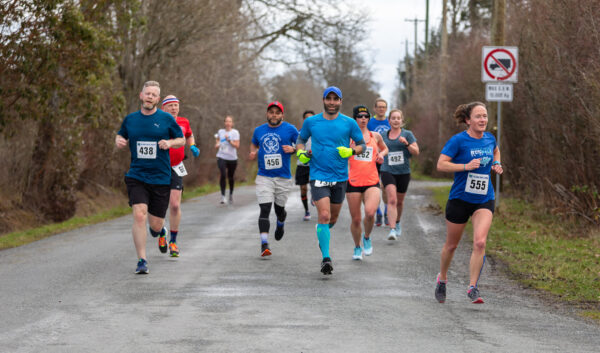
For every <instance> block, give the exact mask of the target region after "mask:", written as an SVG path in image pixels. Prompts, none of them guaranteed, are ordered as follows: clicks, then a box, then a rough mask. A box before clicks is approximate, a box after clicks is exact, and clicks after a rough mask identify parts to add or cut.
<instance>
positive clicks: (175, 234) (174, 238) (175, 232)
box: [169, 230, 178, 243]
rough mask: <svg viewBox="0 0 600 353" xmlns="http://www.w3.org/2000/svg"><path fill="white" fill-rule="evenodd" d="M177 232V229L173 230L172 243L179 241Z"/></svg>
mask: <svg viewBox="0 0 600 353" xmlns="http://www.w3.org/2000/svg"><path fill="white" fill-rule="evenodd" d="M177 232H178V231H176V230H172V231H171V240H170V241H169V242H170V243H177Z"/></svg>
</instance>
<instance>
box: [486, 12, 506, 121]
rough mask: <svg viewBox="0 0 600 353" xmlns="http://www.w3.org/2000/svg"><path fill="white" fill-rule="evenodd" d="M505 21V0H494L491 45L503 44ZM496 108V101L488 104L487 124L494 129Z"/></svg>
mask: <svg viewBox="0 0 600 353" xmlns="http://www.w3.org/2000/svg"><path fill="white" fill-rule="evenodd" d="M505 22H506V0H495V1H494V9H493V13H492V28H491V32H492V45H494V46H504V45H505V34H504V25H505ZM497 109H498V103H492V104H490V109H489V111H488V118H489V123H488V124H489V125H490V126H492V127H493V128H494V129H497V128H498V126H497V125H496V124H497V120H496V112H497Z"/></svg>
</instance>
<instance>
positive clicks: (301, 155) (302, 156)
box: [296, 150, 310, 164]
mask: <svg viewBox="0 0 600 353" xmlns="http://www.w3.org/2000/svg"><path fill="white" fill-rule="evenodd" d="M296 156H297V157H298V160H300V162H302V163H304V164H306V163H308V162H310V154H309V153H308V152H306V150H298V152H296Z"/></svg>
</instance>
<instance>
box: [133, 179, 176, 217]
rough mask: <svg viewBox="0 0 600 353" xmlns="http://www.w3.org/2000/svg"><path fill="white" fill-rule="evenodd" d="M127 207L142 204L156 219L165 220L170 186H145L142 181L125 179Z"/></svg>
mask: <svg viewBox="0 0 600 353" xmlns="http://www.w3.org/2000/svg"><path fill="white" fill-rule="evenodd" d="M125 185H127V194H128V195H129V206H133V205H136V204H140V203H144V204H146V205H148V213H150V214H151V215H153V216H155V217H158V218H165V215H166V214H167V208H169V198H170V197H171V186H170V185H156V184H146V183H144V182H143V181H140V180H137V179H134V178H129V177H125Z"/></svg>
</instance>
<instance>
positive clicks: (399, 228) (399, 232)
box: [395, 222, 402, 236]
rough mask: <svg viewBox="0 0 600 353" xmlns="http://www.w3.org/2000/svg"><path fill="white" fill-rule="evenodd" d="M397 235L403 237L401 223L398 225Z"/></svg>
mask: <svg viewBox="0 0 600 353" xmlns="http://www.w3.org/2000/svg"><path fill="white" fill-rule="evenodd" d="M395 229H396V235H397V236H401V235H402V226H401V225H400V222H398V223H396V228H395Z"/></svg>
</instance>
